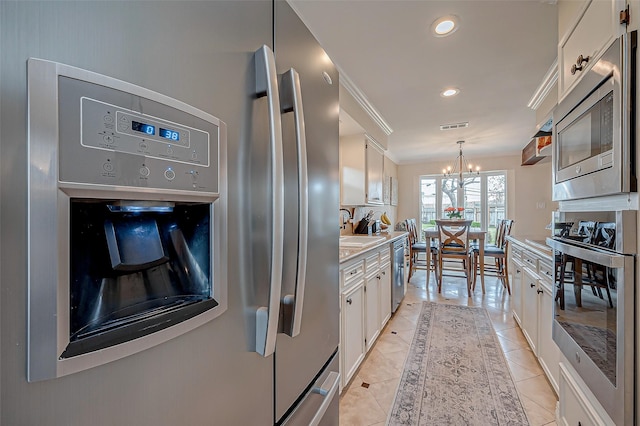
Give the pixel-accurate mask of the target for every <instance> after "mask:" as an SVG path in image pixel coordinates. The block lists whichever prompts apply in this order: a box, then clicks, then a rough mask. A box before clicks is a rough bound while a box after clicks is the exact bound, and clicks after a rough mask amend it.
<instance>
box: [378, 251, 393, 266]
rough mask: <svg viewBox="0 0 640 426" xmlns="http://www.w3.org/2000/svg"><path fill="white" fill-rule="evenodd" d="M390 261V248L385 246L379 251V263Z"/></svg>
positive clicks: (383, 263)
mask: <svg viewBox="0 0 640 426" xmlns="http://www.w3.org/2000/svg"><path fill="white" fill-rule="evenodd" d="M389 262H391V250H390V249H388V248H386V249H382V250H381V251H380V265H385V264H387V263H389Z"/></svg>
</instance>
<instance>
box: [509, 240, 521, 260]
mask: <svg viewBox="0 0 640 426" xmlns="http://www.w3.org/2000/svg"><path fill="white" fill-rule="evenodd" d="M509 250H510V251H511V259H518V260H520V259H522V249H521V248H520V247H518V246H516V245H515V244H509Z"/></svg>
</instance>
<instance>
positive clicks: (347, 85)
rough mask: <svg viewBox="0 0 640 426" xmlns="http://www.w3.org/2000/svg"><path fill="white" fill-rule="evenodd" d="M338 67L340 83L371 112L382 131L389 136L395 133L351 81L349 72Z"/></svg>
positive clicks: (359, 103) (364, 108)
mask: <svg viewBox="0 0 640 426" xmlns="http://www.w3.org/2000/svg"><path fill="white" fill-rule="evenodd" d="M336 68H338V72H339V73H340V84H341V85H342V87H344V88H345V89H346V90H347V92H349V94H350V95H351V96H353V98H354V99H355V100H356V102H358V105H360V106H361V107H362V109H363V110H365V112H366V113H367V114H369V116H370V117H371V119H372V120H373V121H374V122H375V123H376V124H377V125H378V126H379V127H380V128H381V129H382V131H383V132H384V133H385V134H386V135H387V136H389V135H390V134H391V133H393V129H392V128H391V126H389V124H387V122H386V121H385V119H384V118H383V117H382V115H380V113H379V112H378V111H377V110H376V109H375V108H374V106H373V105H372V104H371V102H369V99H367V97H366V96H365V95H364V93H362V91H361V90H360V89H358V87H357V86H356V85H355V84H354V83H353V81H351V79H350V78H349V77H348V76H347V74H346V73H344V72H343V71H342V69H340V67H338V66H336Z"/></svg>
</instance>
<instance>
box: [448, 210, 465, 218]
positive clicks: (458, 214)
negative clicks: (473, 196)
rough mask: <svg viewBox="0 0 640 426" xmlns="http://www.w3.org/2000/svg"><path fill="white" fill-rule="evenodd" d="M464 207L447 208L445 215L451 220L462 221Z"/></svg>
mask: <svg viewBox="0 0 640 426" xmlns="http://www.w3.org/2000/svg"><path fill="white" fill-rule="evenodd" d="M463 211H464V207H447V208H446V209H444V214H445V215H446V216H447V218H449V219H462V212H463Z"/></svg>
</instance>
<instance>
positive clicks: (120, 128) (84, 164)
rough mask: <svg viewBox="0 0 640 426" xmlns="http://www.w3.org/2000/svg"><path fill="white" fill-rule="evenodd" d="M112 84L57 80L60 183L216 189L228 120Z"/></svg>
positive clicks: (150, 94) (198, 190) (200, 190)
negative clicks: (141, 94) (223, 129)
mask: <svg viewBox="0 0 640 426" xmlns="http://www.w3.org/2000/svg"><path fill="white" fill-rule="evenodd" d="M109 81H110V79H107V78H104V82H101V83H102V84H96V83H94V82H88V81H83V80H80V79H74V78H70V77H67V76H60V77H59V80H58V115H59V133H60V134H59V144H60V146H59V148H60V157H59V162H60V168H59V180H60V181H61V182H69V183H80V184H97V185H109V186H124V187H144V188H150V189H171V190H180V191H190V192H193V191H195V192H198V193H204V192H206V193H212V194H218V193H219V188H218V187H219V184H218V182H219V179H220V175H219V173H220V164H219V163H220V140H221V132H220V127H221V125H224V123H222V122H220V121H219V120H218V119H216V118H215V117H212V116H209V115H208V114H205V113H202V112H201V111H199V110H196V109H195V108H193V107H190V106H188V105H186V104H183V103H182V102H179V101H177V100H174V99H171V98H168V97H166V96H163V95H159V94H156V93H155V92H149V96H140V95H137V94H133V93H130V92H127V91H125V90H120V89H119V88H118V85H117V84H115V83H114V86H115V87H109V85H108V82H109ZM156 95H157V96H156ZM222 137H224V135H222Z"/></svg>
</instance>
